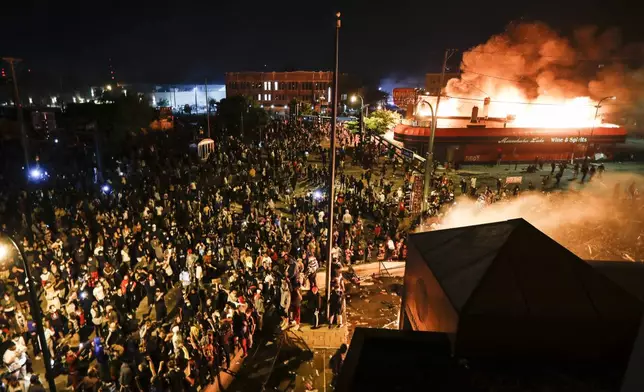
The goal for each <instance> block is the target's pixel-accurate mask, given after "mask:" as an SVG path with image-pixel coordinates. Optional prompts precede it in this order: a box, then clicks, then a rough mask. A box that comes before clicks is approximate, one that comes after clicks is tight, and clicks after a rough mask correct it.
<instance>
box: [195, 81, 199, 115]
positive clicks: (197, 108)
mask: <svg viewBox="0 0 644 392" xmlns="http://www.w3.org/2000/svg"><path fill="white" fill-rule="evenodd" d="M198 113H199V106H198V104H197V86H195V114H198Z"/></svg>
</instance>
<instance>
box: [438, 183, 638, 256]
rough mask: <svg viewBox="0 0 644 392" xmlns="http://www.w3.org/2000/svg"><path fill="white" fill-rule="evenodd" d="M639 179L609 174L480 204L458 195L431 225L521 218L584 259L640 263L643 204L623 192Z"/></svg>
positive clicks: (468, 224) (446, 225) (452, 224)
mask: <svg viewBox="0 0 644 392" xmlns="http://www.w3.org/2000/svg"><path fill="white" fill-rule="evenodd" d="M643 182H644V177H642V176H637V175H632V174H628V175H626V174H611V176H610V177H607V176H604V178H603V179H598V178H595V179H594V180H593V181H592V182H591V183H588V184H586V185H585V188H584V189H583V190H582V191H579V192H575V191H570V192H565V193H563V192H562V193H549V194H542V193H536V192H535V193H533V194H523V195H521V196H520V197H518V198H515V199H511V200H510V201H508V202H497V203H495V204H492V205H489V206H485V207H481V205H480V204H477V203H476V202H475V201H472V200H471V199H468V198H466V197H462V198H460V199H457V202H456V204H455V205H454V206H453V207H451V208H450V209H448V210H447V211H445V213H444V216H443V217H442V219H441V221H440V224H439V227H438V228H436V227H435V228H434V229H448V228H454V227H461V226H470V225H477V224H483V223H491V222H497V221H502V220H507V219H514V218H523V219H525V220H527V221H528V222H530V223H531V224H532V225H534V226H535V227H537V228H538V229H539V230H541V231H543V232H544V233H546V234H547V235H549V236H550V237H551V238H553V239H554V240H556V241H557V242H559V243H560V244H562V245H563V246H565V247H566V248H568V249H569V250H570V251H572V252H573V253H575V254H576V255H577V256H579V257H581V258H583V259H586V260H628V261H635V260H637V261H644V203H643V202H642V200H641V199H640V200H630V199H629V198H628V197H626V194H625V191H626V189H627V188H628V187H629V186H630V185H631V184H633V183H634V184H636V185H638V184H639V185H640V186H641V184H642V183H643ZM616 185H619V187H620V189H621V193H620V195H621V196H620V197H621V199H617V198H616V197H617V196H616V194H615V187H616Z"/></svg>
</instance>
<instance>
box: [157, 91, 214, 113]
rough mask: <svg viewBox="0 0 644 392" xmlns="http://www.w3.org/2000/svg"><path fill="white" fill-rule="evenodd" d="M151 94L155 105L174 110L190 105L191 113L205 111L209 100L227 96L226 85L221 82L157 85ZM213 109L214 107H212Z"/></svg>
mask: <svg viewBox="0 0 644 392" xmlns="http://www.w3.org/2000/svg"><path fill="white" fill-rule="evenodd" d="M149 95H150V103H151V104H152V106H153V107H161V106H163V107H171V108H172V110H173V111H175V112H177V111H182V110H184V108H185V106H186V105H188V106H189V107H190V109H191V113H193V114H199V113H205V112H206V111H207V110H208V107H207V105H208V102H211V101H212V100H213V99H214V100H215V101H216V102H219V101H221V100H222V99H224V98H226V86H224V85H221V84H209V85H208V86H206V85H203V84H201V85H194V84H173V85H157V86H154V90H153V92H152V93H150V94H149ZM211 109H212V107H211Z"/></svg>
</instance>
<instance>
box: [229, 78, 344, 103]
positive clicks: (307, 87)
mask: <svg viewBox="0 0 644 392" xmlns="http://www.w3.org/2000/svg"><path fill="white" fill-rule="evenodd" d="M332 83H333V72H323V71H320V72H310V71H294V72H229V73H226V96H228V97H231V96H235V95H243V96H246V97H250V98H252V99H254V100H257V102H259V103H260V104H261V105H264V106H271V105H272V106H273V107H274V108H276V109H283V108H285V107H286V106H287V105H288V103H289V102H290V101H291V100H292V99H297V100H300V101H303V102H308V103H310V104H311V105H313V106H316V105H320V104H322V103H325V104H326V103H328V102H329V99H330V95H331V86H332Z"/></svg>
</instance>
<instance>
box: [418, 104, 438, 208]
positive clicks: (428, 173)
mask: <svg viewBox="0 0 644 392" xmlns="http://www.w3.org/2000/svg"><path fill="white" fill-rule="evenodd" d="M425 103H426V104H427V106H429V110H430V111H431V114H432V124H431V131H432V132H431V134H430V135H429V142H428V144H427V159H425V183H424V184H423V185H424V187H423V211H425V212H427V210H429V201H428V200H429V185H430V182H431V180H432V168H433V162H432V154H433V151H434V136H435V134H436V112H435V111H434V108H433V107H432V104H431V103H429V102H425ZM419 115H421V116H422V114H420V113H419Z"/></svg>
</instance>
